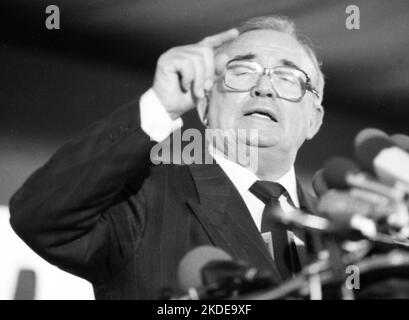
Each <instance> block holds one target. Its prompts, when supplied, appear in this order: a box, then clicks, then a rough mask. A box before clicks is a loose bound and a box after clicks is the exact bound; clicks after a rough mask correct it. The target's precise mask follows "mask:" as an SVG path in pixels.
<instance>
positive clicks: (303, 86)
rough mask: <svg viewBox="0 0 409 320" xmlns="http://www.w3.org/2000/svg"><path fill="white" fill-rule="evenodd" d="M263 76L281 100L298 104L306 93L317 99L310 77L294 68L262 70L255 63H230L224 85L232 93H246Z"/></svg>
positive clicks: (283, 67) (282, 67)
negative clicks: (232, 91) (268, 80)
mask: <svg viewBox="0 0 409 320" xmlns="http://www.w3.org/2000/svg"><path fill="white" fill-rule="evenodd" d="M263 75H267V76H268V77H269V79H270V81H271V83H272V84H273V86H274V90H275V92H276V94H277V96H278V97H279V98H281V99H284V100H288V101H293V102H298V101H300V100H301V99H302V97H303V96H304V95H305V93H306V91H310V92H312V93H313V94H315V95H316V96H317V97H318V98H319V94H318V91H317V90H315V89H314V88H313V87H312V86H311V79H310V77H309V76H308V75H307V74H306V73H305V72H304V71H303V70H301V69H298V68H295V67H287V66H279V67H275V68H264V67H263V66H261V65H260V64H258V63H257V62H252V61H251V62H246V61H232V62H230V63H228V64H227V68H226V71H225V73H224V84H225V86H226V87H228V88H230V89H232V90H234V91H241V92H246V91H250V90H251V89H252V88H254V87H255V86H256V85H257V83H258V81H259V80H260V78H261V77H262V76H263Z"/></svg>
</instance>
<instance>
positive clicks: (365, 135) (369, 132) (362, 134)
mask: <svg viewBox="0 0 409 320" xmlns="http://www.w3.org/2000/svg"><path fill="white" fill-rule="evenodd" d="M374 137H384V138H387V137H388V135H387V134H386V133H385V132H383V131H382V130H379V129H376V128H366V129H362V130H361V131H359V132H358V134H357V135H356V136H355V141H354V144H355V147H356V146H357V145H360V144H361V143H362V142H363V141H364V140H368V139H370V138H374Z"/></svg>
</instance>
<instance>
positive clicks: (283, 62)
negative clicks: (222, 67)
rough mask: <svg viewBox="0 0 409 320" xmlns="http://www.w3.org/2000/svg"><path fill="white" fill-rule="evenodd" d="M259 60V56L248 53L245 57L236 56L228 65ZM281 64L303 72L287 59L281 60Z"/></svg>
mask: <svg viewBox="0 0 409 320" xmlns="http://www.w3.org/2000/svg"><path fill="white" fill-rule="evenodd" d="M256 58H257V55H256V54H254V53H247V54H244V55H238V56H235V57H234V58H233V59H231V60H230V61H229V62H228V63H231V62H233V61H246V60H255V59H256ZM280 64H281V65H283V66H286V67H292V68H296V69H299V70H302V69H301V68H300V67H299V66H297V65H296V64H295V63H294V62H292V61H291V60H287V59H281V60H280Z"/></svg>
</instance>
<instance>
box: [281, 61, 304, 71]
mask: <svg viewBox="0 0 409 320" xmlns="http://www.w3.org/2000/svg"><path fill="white" fill-rule="evenodd" d="M280 63H282V65H283V66H286V67H292V68H295V69H298V70H302V69H301V68H300V67H299V66H297V65H296V64H295V63H294V62H292V61H290V60H287V59H281V60H280Z"/></svg>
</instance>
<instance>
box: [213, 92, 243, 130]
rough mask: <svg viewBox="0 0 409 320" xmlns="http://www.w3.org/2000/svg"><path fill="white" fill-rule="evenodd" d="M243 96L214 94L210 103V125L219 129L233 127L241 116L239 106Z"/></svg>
mask: <svg viewBox="0 0 409 320" xmlns="http://www.w3.org/2000/svg"><path fill="white" fill-rule="evenodd" d="M244 98H245V95H244V94H242V93H231V92H226V93H220V92H216V93H215V94H214V95H213V96H212V97H211V101H210V107H209V117H210V119H211V121H212V123H214V124H217V126H219V127H220V126H221V127H234V123H235V121H236V120H237V119H239V118H240V117H241V116H242V111H241V106H242V101H243V99H244Z"/></svg>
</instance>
